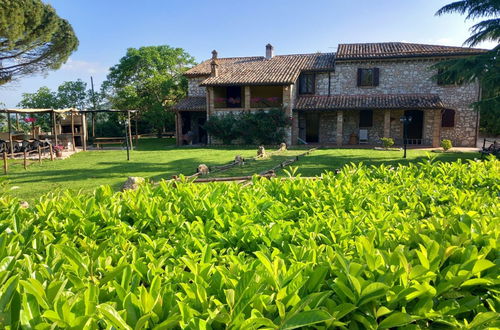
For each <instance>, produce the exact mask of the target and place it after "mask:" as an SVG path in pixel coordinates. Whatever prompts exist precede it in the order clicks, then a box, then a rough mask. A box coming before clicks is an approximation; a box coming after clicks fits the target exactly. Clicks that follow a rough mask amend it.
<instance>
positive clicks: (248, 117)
mask: <svg viewBox="0 0 500 330" xmlns="http://www.w3.org/2000/svg"><path fill="white" fill-rule="evenodd" d="M289 125H290V120H289V118H287V117H286V115H285V112H284V111H283V110H280V109H275V110H269V111H256V112H249V111H241V112H237V113H233V112H229V113H226V114H219V115H213V116H211V117H210V118H209V119H208V121H207V122H206V124H205V126H204V128H205V129H206V130H207V132H208V133H209V134H210V135H211V136H212V137H214V138H216V139H219V140H221V141H222V143H224V144H231V143H232V142H233V141H234V140H236V139H241V140H242V142H243V143H244V144H254V143H257V144H266V145H269V144H277V143H281V142H285V141H284V140H285V136H286V133H285V127H287V126H289Z"/></svg>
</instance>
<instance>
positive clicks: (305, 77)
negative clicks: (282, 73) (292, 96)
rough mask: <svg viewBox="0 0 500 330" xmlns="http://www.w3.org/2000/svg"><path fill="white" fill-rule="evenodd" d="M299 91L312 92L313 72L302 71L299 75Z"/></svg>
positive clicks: (303, 92)
mask: <svg viewBox="0 0 500 330" xmlns="http://www.w3.org/2000/svg"><path fill="white" fill-rule="evenodd" d="M299 93H300V94H314V73H302V74H301V75H300V78H299Z"/></svg>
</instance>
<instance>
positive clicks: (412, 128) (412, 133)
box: [405, 110, 424, 144]
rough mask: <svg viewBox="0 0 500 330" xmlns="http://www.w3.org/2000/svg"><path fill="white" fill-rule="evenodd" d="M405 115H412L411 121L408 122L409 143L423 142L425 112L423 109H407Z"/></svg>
mask: <svg viewBox="0 0 500 330" xmlns="http://www.w3.org/2000/svg"><path fill="white" fill-rule="evenodd" d="M405 116H406V117H408V116H411V122H410V124H408V131H407V139H408V141H407V143H408V144H422V138H423V129H424V112H423V111H422V110H406V111H405Z"/></svg>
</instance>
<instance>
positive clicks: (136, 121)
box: [134, 113, 139, 147]
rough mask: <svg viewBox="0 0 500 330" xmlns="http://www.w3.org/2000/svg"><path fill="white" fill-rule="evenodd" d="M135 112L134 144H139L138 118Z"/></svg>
mask: <svg viewBox="0 0 500 330" xmlns="http://www.w3.org/2000/svg"><path fill="white" fill-rule="evenodd" d="M138 117H139V116H138V115H137V113H136V114H135V118H134V119H135V146H136V147H137V146H138V145H139V119H138Z"/></svg>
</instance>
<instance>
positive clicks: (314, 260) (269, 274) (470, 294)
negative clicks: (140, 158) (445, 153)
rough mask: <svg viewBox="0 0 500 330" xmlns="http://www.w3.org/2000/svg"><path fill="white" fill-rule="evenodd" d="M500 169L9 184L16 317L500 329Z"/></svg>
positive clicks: (115, 325) (4, 221) (14, 322)
mask: <svg viewBox="0 0 500 330" xmlns="http://www.w3.org/2000/svg"><path fill="white" fill-rule="evenodd" d="M499 171H500V162H499V161H497V160H488V161H484V162H468V163H459V162H458V163H430V162H425V163H421V164H420V165H418V166H416V165H410V166H401V167H399V168H398V170H397V171H395V170H392V169H391V168H390V167H389V166H378V167H372V168H369V167H367V166H363V165H350V166H347V167H344V168H343V169H342V170H341V171H340V172H339V173H338V174H336V175H334V174H325V175H324V177H323V178H322V179H321V180H300V179H298V180H289V181H286V182H283V181H282V180H281V179H280V178H275V179H270V180H268V179H261V180H259V179H258V178H255V179H254V180H253V185H251V186H247V187H243V186H242V185H240V184H236V183H235V184H223V183H211V184H195V183H189V182H179V181H177V182H172V181H170V182H162V183H160V184H159V185H155V186H154V185H148V184H145V185H141V186H140V187H139V189H138V190H136V191H125V192H122V193H114V192H113V191H112V190H111V188H110V187H101V188H99V189H97V190H96V191H95V192H94V193H93V194H71V193H61V194H59V195H55V196H54V195H53V196H52V197H50V196H48V197H47V196H46V197H42V198H41V199H40V200H39V202H37V203H35V204H34V205H32V206H31V208H22V207H21V205H20V203H19V200H17V199H13V198H10V197H7V196H4V197H0V228H2V230H1V231H0V246H1V249H0V260H1V267H0V298H1V299H0V303H1V307H2V308H0V324H1V328H7V329H18V328H22V329H29V328H35V327H36V328H40V329H51V328H52V329H56V328H72V329H82V328H88V329H104V328H106V329H134V328H136V329H153V328H160V329H164V328H174V329H186V328H191V329H200V328H211V329H229V328H234V329H257V328H261V326H264V327H265V328H268V329H278V328H280V329H292V328H310V325H311V324H313V325H314V326H315V327H316V326H317V327H318V328H323V329H327V328H328V329H332V328H341V329H348V328H349V329H387V328H396V327H405V328H407V329H428V328H430V327H431V328H443V327H444V328H450V329H451V328H454V329H464V328H467V329H481V328H483V329H484V328H488V326H492V327H493V326H497V327H498V323H497V321H496V320H497V316H498V315H497V314H496V313H495V311H498V278H499V276H500V267H498V262H499V260H498V243H497V242H498V237H499V235H500V227H499V226H498V193H499V189H500V188H499V179H498V175H497V173H498V172H499ZM443 183H446V184H443ZM332 192H334V193H332ZM207 325H209V326H207Z"/></svg>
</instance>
